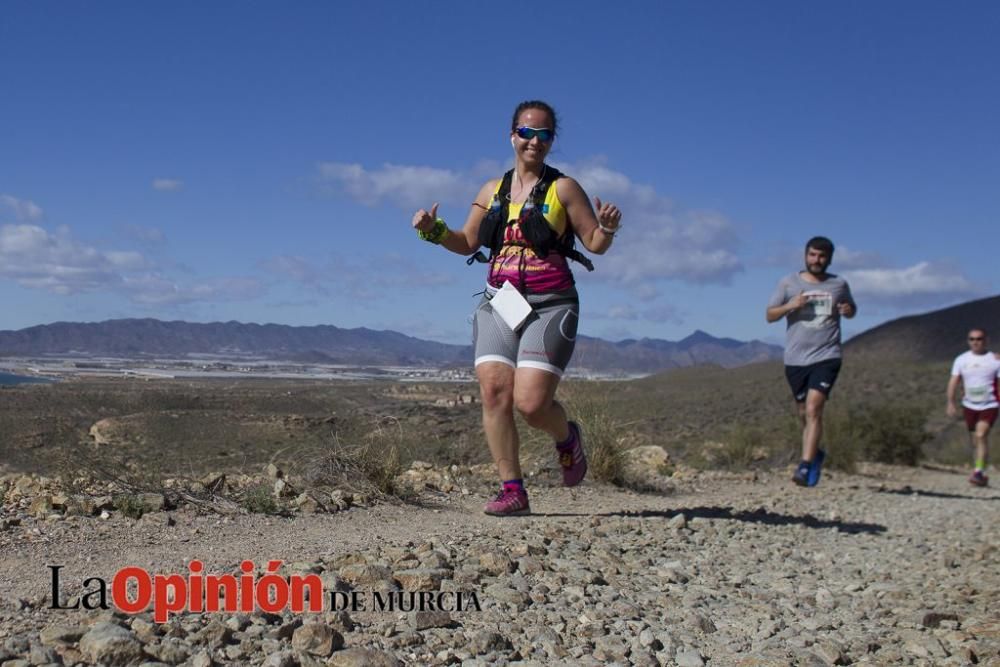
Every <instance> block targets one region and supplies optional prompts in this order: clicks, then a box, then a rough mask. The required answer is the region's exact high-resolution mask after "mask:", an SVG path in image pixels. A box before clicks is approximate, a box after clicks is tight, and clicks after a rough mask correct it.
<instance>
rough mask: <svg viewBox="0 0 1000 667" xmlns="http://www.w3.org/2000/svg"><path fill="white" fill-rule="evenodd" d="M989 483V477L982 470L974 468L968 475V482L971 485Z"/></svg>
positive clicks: (985, 484)
mask: <svg viewBox="0 0 1000 667" xmlns="http://www.w3.org/2000/svg"><path fill="white" fill-rule="evenodd" d="M989 483H990V478H989V477H987V476H986V474H985V473H984V472H983V471H982V470H974V471H973V472H972V475H970V476H969V484H971V485H972V486H987V485H988V484H989Z"/></svg>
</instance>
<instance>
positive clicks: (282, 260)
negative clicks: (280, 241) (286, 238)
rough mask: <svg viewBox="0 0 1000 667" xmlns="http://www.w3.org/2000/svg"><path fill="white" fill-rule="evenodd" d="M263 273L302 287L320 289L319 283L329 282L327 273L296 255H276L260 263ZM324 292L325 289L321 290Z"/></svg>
mask: <svg viewBox="0 0 1000 667" xmlns="http://www.w3.org/2000/svg"><path fill="white" fill-rule="evenodd" d="M260 266H261V268H262V269H264V270H265V271H268V272H270V273H273V274H275V275H278V276H281V277H283V278H288V279H290V280H294V281H295V282H299V283H302V284H304V285H312V286H317V287H321V286H320V283H322V282H324V281H326V280H329V279H330V276H329V275H328V274H327V272H325V271H323V270H321V269H319V268H318V267H316V266H314V265H313V264H312V263H311V262H309V260H307V259H305V258H304V257H299V256H296V255H276V256H275V257H271V258H269V259H265V260H263V261H262V262H260ZM321 289H322V291H323V292H325V291H326V290H325V288H322V287H321Z"/></svg>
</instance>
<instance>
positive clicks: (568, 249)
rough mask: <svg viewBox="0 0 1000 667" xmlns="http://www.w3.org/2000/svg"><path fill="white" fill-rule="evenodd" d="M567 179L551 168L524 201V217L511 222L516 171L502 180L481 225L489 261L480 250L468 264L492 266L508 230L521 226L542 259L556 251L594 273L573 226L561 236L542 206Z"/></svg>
mask: <svg viewBox="0 0 1000 667" xmlns="http://www.w3.org/2000/svg"><path fill="white" fill-rule="evenodd" d="M562 176H563V174H562V172H560V171H559V170H558V169H554V168H552V167H550V166H548V165H546V166H545V169H544V170H543V172H542V177H541V178H540V179H539V180H538V182H537V183H535V187H533V188H532V189H531V194H529V195H528V198H527V199H525V200H524V205H523V206H522V207H521V215H520V216H519V217H518V218H517V219H515V220H510V221H508V219H507V218H508V217H509V215H510V208H509V207H510V186H511V183H512V182H513V180H514V170H513V169H511V170H510V171H508V172H507V173H506V174H504V176H503V180H501V181H500V188H499V189H498V190H497V192H496V194H494V195H493V202H492V204H491V205H490V210H489V211H487V213H486V215H485V217H483V220H482V222H481V223H479V245H480V246H481V247H486V248H489V249H490V256H489V258H487V257H486V256H485V255H484V254H483V253H482V251H476V254H474V255H473V256H472V257H470V258H469V259H468V260H467V261H466V263H467V264H469V265H470V266H471V265H472V263H473V262H483V263H492V262H493V261H494V259H495V258H496V257H497V255H499V254H500V249H501V248H502V247H503V245H504V235H505V232H506V231H507V228H508V227H510V226H513V225H514V224H517V225H519V226H520V228H521V235H522V236H523V237H524V240H525V242H526V243H527V247H529V248H531V249H532V250H533V251H534V253H535V254H536V255H537V256H538V257H541V258H543V259H544V258H545V257H548V255H549V253H550V252H555V253H558V254H560V255H562V256H563V257H566V258H567V259H571V260H573V261H574V262H578V263H580V264H582V265H583V266H584V267H586V269H587V270H588V271H593V270H594V263H593V262H591V261H590V260H589V259H588V258H587V257H586V256H584V255H583V254H582V253H581V252H580V251H579V250H577V249H576V247H575V245H576V239H575V237H574V235H573V230H572V229H571V228H570V226H569V225H566V229H565V230H564V231H563V233H562V234H561V235H560V234H558V233H557V232H556V230H555V229H553V228H552V226H551V225H550V224H549V222H548V220H546V219H545V216H544V215H543V214H542V205H543V204H544V203H545V196H546V194H547V193H548V191H549V188H550V187H551V186H552V184H553V183H554V182H555V181H556V180H557V179H559V178H561V177H562Z"/></svg>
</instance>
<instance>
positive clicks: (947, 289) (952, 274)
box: [845, 262, 985, 302]
mask: <svg viewBox="0 0 1000 667" xmlns="http://www.w3.org/2000/svg"><path fill="white" fill-rule="evenodd" d="M845 277H846V278H847V280H848V282H849V283H850V285H851V291H852V292H854V293H856V294H857V295H859V296H864V297H868V298H870V299H872V300H878V301H890V300H897V299H899V300H905V301H908V302H914V301H925V300H926V301H931V302H933V301H940V300H942V299H948V298H954V297H963V296H965V297H972V296H975V295H977V294H979V293H982V292H984V291H985V289H984V286H982V285H976V284H975V283H973V282H972V281H971V280H969V279H968V278H966V277H965V276H964V275H962V274H961V272H960V271H958V270H957V269H955V268H953V267H950V266H948V265H946V264H935V263H931V262H919V263H917V264H914V265H913V266H909V267H906V268H902V269H894V268H877V269H859V270H856V271H850V272H847V273H845Z"/></svg>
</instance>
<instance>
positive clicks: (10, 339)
mask: <svg viewBox="0 0 1000 667" xmlns="http://www.w3.org/2000/svg"><path fill="white" fill-rule="evenodd" d="M38 355H67V356H69V355H81V356H103V357H122V358H148V357H161V358H162V357H172V358H184V357H188V356H192V355H219V356H224V357H230V358H255V359H261V360H272V361H290V362H298V363H303V364H348V365H365V366H437V367H454V366H468V365H469V364H471V362H472V350H471V348H470V346H463V345H448V344H445V343H436V342H433V341H427V340H422V339H419V338H414V337H412V336H407V335H405V334H401V333H398V332H396V331H375V330H372V329H366V328H359V329H342V328H339V327H335V326H331V325H321V326H303V327H293V326H287V325H281V324H244V323H241V322H212V323H208V324H201V323H191V322H180V321H173V322H165V321H161V320H156V319H123V320H108V321H105V322H94V323H79V322H56V323H54V324H45V325H39V326H34V327H29V328H26V329H20V330H17V331H0V357H2V356H7V357H10V356H19V357H24V356H38ZM780 358H781V348H780V347H778V346H776V345H769V344H767V343H762V342H760V341H756V340H754V341H750V342H743V341H738V340H734V339H732V338H716V337H714V336H711V335H709V334H707V333H705V332H704V331H695V332H694V333H693V334H691V335H690V336H688V337H687V338H684V339H683V340H680V341H676V342H674V341H668V340H660V339H655V338H644V339H641V340H623V341H619V342H610V341H606V340H603V339H600V338H589V337H586V336H579V337H578V338H577V345H576V353H575V354H574V358H573V363H572V367H571V368H575V369H586V370H588V371H592V372H600V373H655V372H657V371H662V370H667V369H670V368H680V367H686V366H693V365H697V364H715V365H719V366H723V367H727V368H731V367H735V366H742V365H745V364H749V363H754V362H758V361H768V360H771V359H780Z"/></svg>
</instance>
